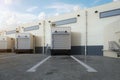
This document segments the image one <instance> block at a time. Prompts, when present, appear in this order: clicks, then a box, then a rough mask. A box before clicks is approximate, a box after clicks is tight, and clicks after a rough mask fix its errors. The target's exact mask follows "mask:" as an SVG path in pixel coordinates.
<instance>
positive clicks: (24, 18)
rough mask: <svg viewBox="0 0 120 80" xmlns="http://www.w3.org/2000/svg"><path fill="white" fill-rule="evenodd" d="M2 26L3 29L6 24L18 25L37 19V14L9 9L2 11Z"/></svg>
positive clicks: (0, 21)
mask: <svg viewBox="0 0 120 80" xmlns="http://www.w3.org/2000/svg"><path fill="white" fill-rule="evenodd" d="M0 15H1V16H2V17H0V25H1V26H0V28H1V29H3V27H5V26H17V25H18V24H20V23H26V22H31V21H34V20H37V19H38V17H37V16H36V15H33V14H30V13H18V12H13V11H9V10H5V11H0Z"/></svg>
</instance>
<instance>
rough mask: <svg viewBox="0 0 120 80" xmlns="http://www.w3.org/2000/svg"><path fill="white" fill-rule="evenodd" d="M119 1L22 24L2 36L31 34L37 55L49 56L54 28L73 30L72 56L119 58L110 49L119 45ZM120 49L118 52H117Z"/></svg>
mask: <svg viewBox="0 0 120 80" xmlns="http://www.w3.org/2000/svg"><path fill="white" fill-rule="evenodd" d="M119 4H120V2H112V3H109V4H105V5H101V6H97V7H93V8H88V9H84V10H79V11H75V12H71V13H67V14H62V15H59V16H54V17H50V18H47V19H45V20H41V21H36V22H31V23H26V24H20V25H19V26H16V27H13V28H10V29H9V28H8V29H7V30H6V31H3V32H1V36H8V37H11V38H14V39H15V35H16V33H30V34H32V35H33V36H34V37H35V38H34V52H35V53H44V54H45V53H49V52H50V51H49V49H51V47H52V41H51V40H52V38H51V29H52V27H59V28H60V27H61V28H63V27H70V28H71V53H70V54H71V55H99V56H112V57H118V56H119V54H118V53H119V51H117V52H116V51H115V50H110V49H111V48H110V44H109V43H110V42H111V41H113V42H115V44H117V45H118V46H117V47H119V45H120V5H119ZM117 50H119V49H117Z"/></svg>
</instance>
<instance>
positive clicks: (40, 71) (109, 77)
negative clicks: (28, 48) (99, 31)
mask: <svg viewBox="0 0 120 80" xmlns="http://www.w3.org/2000/svg"><path fill="white" fill-rule="evenodd" d="M119 79H120V59H118V58H109V57H103V56H87V57H86V58H85V57H84V56H74V55H72V56H49V55H43V54H1V55H0V80H119Z"/></svg>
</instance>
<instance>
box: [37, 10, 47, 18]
mask: <svg viewBox="0 0 120 80" xmlns="http://www.w3.org/2000/svg"><path fill="white" fill-rule="evenodd" d="M45 18H46V14H45V12H41V13H39V15H38V19H39V20H44V19H45Z"/></svg>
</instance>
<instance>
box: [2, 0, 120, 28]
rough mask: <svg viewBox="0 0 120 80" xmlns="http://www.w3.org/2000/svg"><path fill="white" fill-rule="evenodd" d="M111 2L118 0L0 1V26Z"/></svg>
mask: <svg viewBox="0 0 120 80" xmlns="http://www.w3.org/2000/svg"><path fill="white" fill-rule="evenodd" d="M113 1H119V0H0V15H1V17H0V25H1V26H7V25H15V26H16V25H17V24H20V23H25V22H30V21H35V20H40V19H45V18H47V17H50V16H58V15H60V14H64V13H69V12H73V11H76V10H79V9H84V8H90V7H95V6H98V5H102V4H106V3H110V2H113ZM1 28H2V27H1Z"/></svg>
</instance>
